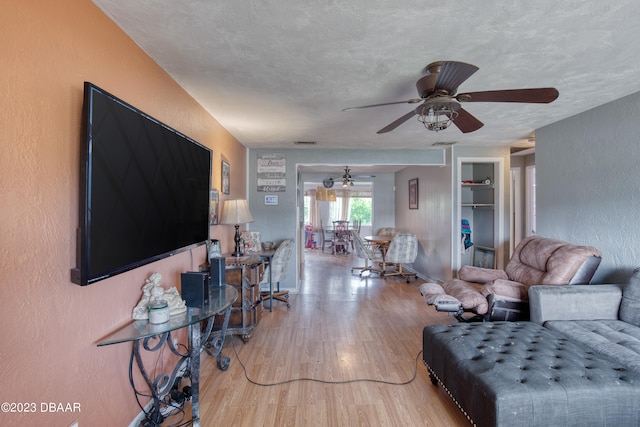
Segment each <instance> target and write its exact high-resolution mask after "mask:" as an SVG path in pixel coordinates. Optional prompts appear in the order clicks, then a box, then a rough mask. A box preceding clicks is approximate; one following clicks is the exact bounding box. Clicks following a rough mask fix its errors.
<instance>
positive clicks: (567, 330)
mask: <svg viewBox="0 0 640 427" xmlns="http://www.w3.org/2000/svg"><path fill="white" fill-rule="evenodd" d="M529 304H530V309H531V313H530V314H531V321H532V322H535V323H538V324H540V325H543V326H544V327H545V328H547V329H550V330H552V331H555V332H558V333H560V334H562V335H564V336H565V337H567V338H569V339H571V340H572V341H575V342H578V343H580V344H582V345H585V346H587V347H588V348H589V349H591V350H592V351H594V352H596V353H598V354H601V355H604V356H606V357H608V358H610V359H612V360H615V361H616V362H618V363H620V364H621V365H623V366H624V367H625V368H627V369H630V370H633V371H636V372H640V268H638V269H636V270H635V271H634V272H633V275H632V276H631V279H630V280H629V282H628V283H627V284H624V285H617V284H611V285H576V286H561V287H556V286H534V287H532V288H530V289H529Z"/></svg>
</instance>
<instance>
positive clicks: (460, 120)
mask: <svg viewBox="0 0 640 427" xmlns="http://www.w3.org/2000/svg"><path fill="white" fill-rule="evenodd" d="M453 124H454V125H456V126H457V127H458V129H460V130H461V131H462V133H469V132H473V131H476V130H478V129H480V128H481V127H482V126H484V123H482V122H481V121H480V120H478V119H476V118H475V117H474V116H473V115H471V113H469V112H468V111H467V110H465V109H464V108H460V109H459V110H458V116H457V117H456V118H455V119H453Z"/></svg>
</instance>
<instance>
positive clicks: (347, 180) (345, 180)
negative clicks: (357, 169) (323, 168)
mask: <svg viewBox="0 0 640 427" xmlns="http://www.w3.org/2000/svg"><path fill="white" fill-rule="evenodd" d="M349 185H352V186H353V178H352V177H351V169H349V166H345V167H344V175H342V186H343V187H344V188H347V187H348V186H349Z"/></svg>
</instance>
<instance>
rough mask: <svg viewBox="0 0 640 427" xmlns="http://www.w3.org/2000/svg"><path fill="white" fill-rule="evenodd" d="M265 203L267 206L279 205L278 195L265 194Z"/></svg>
mask: <svg viewBox="0 0 640 427" xmlns="http://www.w3.org/2000/svg"><path fill="white" fill-rule="evenodd" d="M264 204H265V205H267V206H277V205H278V196H264Z"/></svg>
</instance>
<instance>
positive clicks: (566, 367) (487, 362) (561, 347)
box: [423, 322, 640, 427]
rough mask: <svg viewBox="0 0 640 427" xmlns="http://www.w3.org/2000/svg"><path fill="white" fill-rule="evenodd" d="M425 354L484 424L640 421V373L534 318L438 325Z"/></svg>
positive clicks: (436, 376)
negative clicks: (536, 321)
mask: <svg viewBox="0 0 640 427" xmlns="http://www.w3.org/2000/svg"><path fill="white" fill-rule="evenodd" d="M423 350H424V352H423V359H424V363H425V364H426V365H427V368H428V370H429V375H430V377H431V381H432V382H433V383H434V384H437V383H438V382H439V383H440V384H441V385H442V386H443V387H444V388H445V389H446V390H447V392H448V393H449V395H450V396H451V398H452V399H453V400H454V401H455V403H456V404H457V405H458V406H459V407H460V409H461V410H462V411H463V412H464V413H465V415H466V416H467V418H469V420H470V421H471V422H472V423H473V424H475V425H477V426H509V427H514V426H523V427H524V426H527V427H529V426H616V427H619V426H638V425H639V424H640V412H639V411H640V373H635V372H631V371H627V370H626V369H624V368H622V367H620V366H619V365H617V364H616V363H615V362H613V361H611V360H609V359H607V358H605V357H603V356H600V355H597V354H594V353H592V352H591V351H589V350H588V349H586V348H585V347H582V346H581V345H579V344H577V343H574V342H573V341H571V340H569V339H567V338H565V337H564V336H562V335H560V334H557V333H554V332H553V331H550V330H548V329H546V328H544V327H543V326H540V325H538V324H536V323H530V322H485V323H456V324H450V325H432V326H427V327H425V328H424V331H423Z"/></svg>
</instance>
